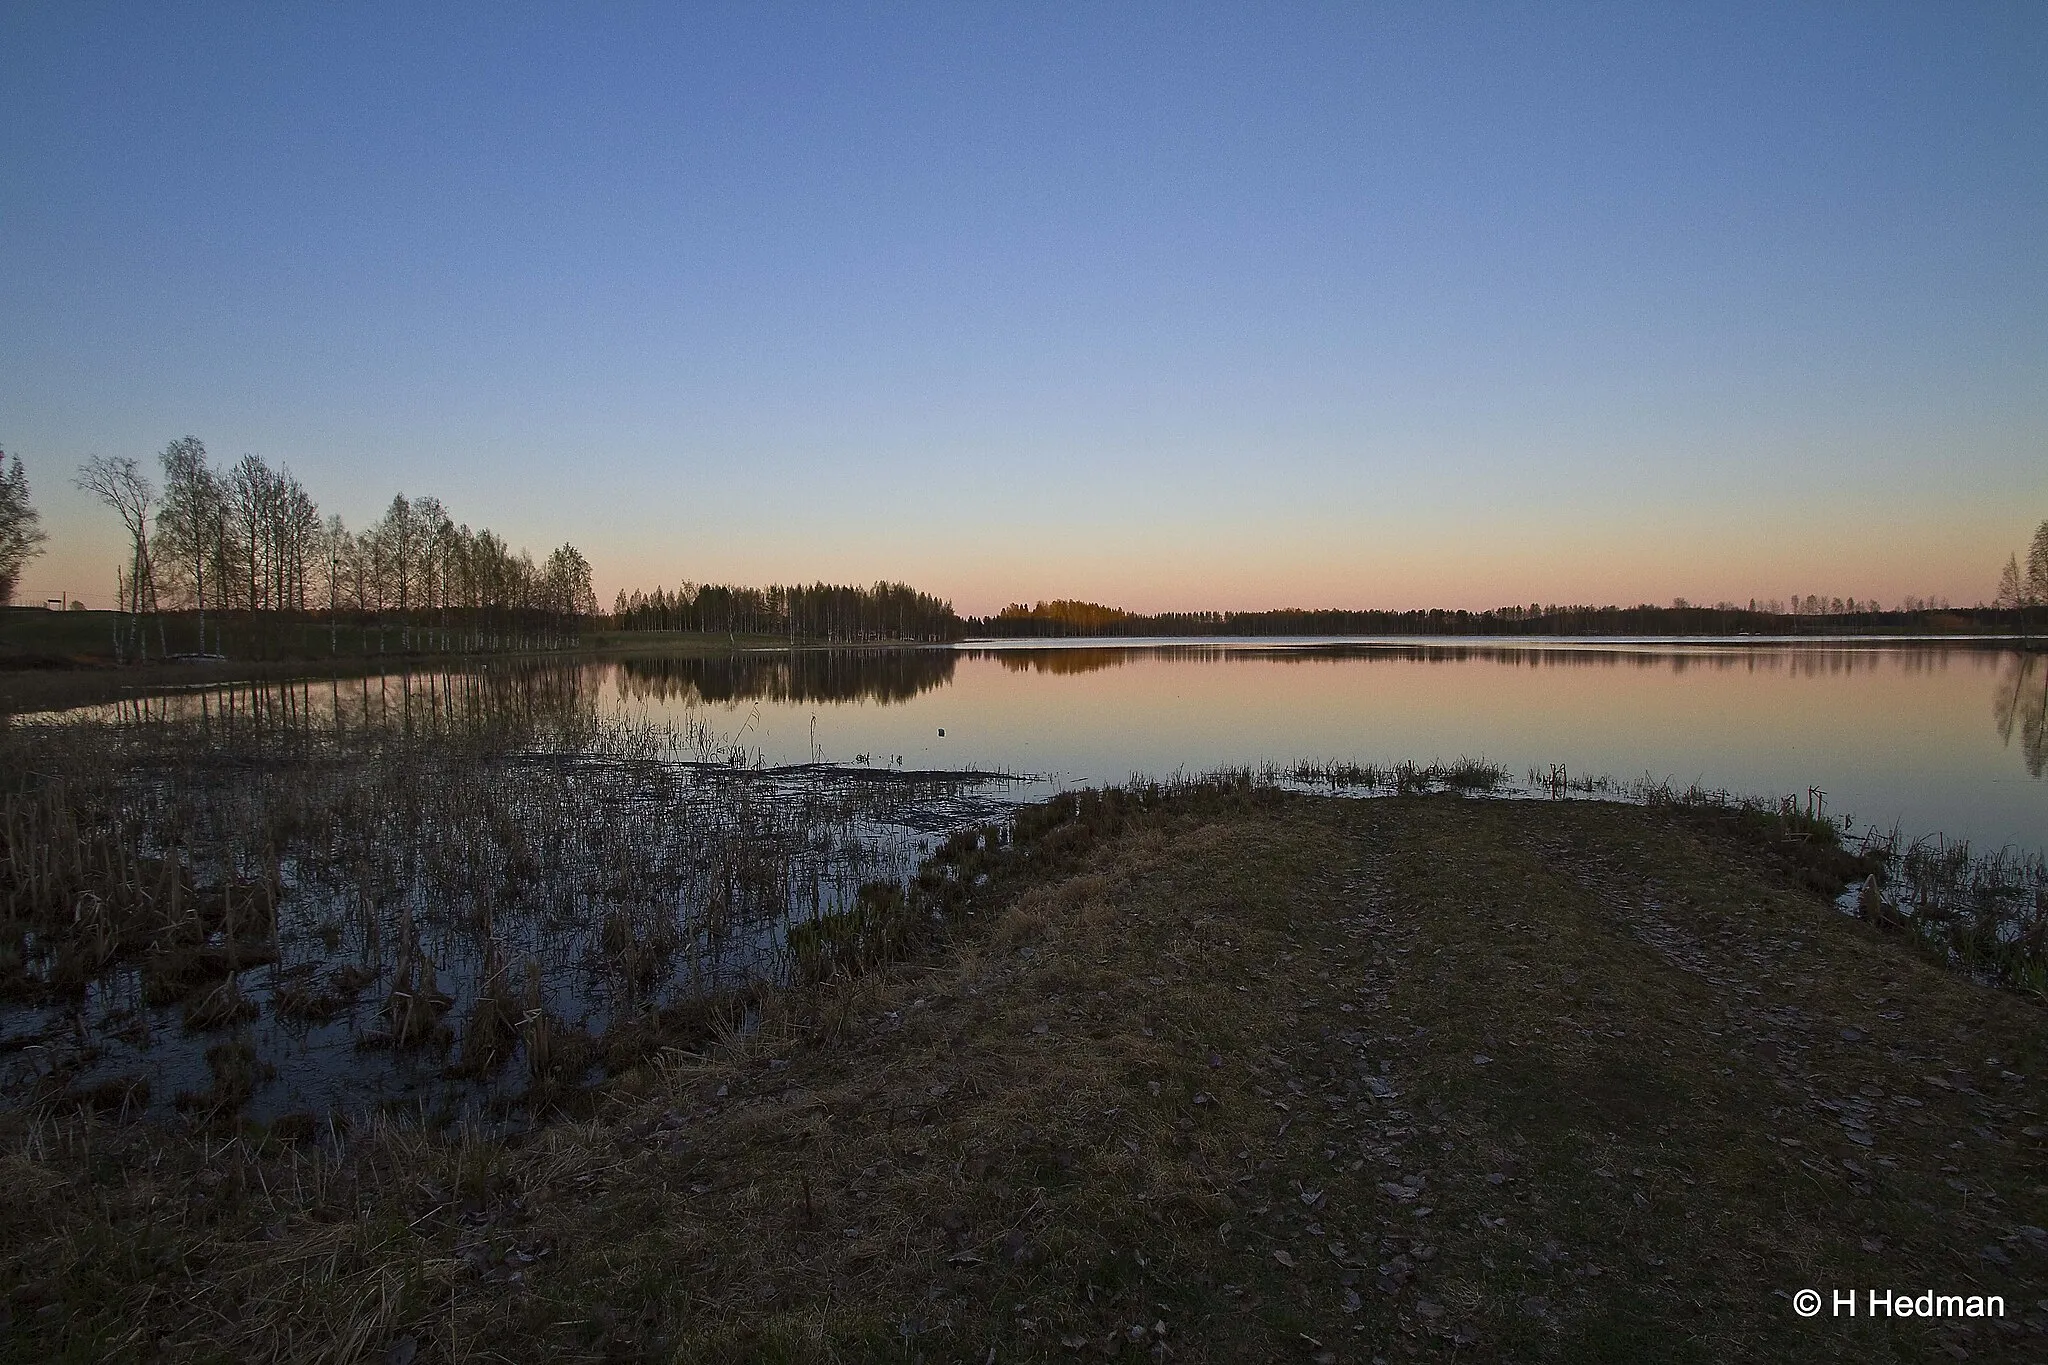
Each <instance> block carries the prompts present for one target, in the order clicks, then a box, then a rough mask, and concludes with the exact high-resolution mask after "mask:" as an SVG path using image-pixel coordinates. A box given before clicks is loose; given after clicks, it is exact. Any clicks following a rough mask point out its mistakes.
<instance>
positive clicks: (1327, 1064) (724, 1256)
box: [0, 788, 2048, 1361]
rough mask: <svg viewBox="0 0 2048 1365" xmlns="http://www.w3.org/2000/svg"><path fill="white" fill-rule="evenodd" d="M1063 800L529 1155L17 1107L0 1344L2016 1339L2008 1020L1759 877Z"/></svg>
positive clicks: (1607, 844) (1171, 1351)
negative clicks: (1809, 1292)
mask: <svg viewBox="0 0 2048 1365" xmlns="http://www.w3.org/2000/svg"><path fill="white" fill-rule="evenodd" d="M1063 814H1064V815H1065V816H1067V817H1068V818H1063V819H1055V818H1052V817H1051V816H1041V817H1031V816H1029V815H1027V817H1026V818H1024V819H1022V820H1020V827H1021V829H1022V836H1023V837H1022V838H1021V839H1020V841H1019V843H1018V845H1017V846H1016V847H1015V848H1014V849H1013V850H1012V851H1011V852H1009V853H1008V854H1005V855H1003V856H1001V857H1000V858H998V857H996V856H995V855H989V854H986V853H976V854H967V855H963V856H964V862H958V861H957V860H956V865H958V866H961V868H962V870H963V873H964V872H965V871H967V870H971V869H975V868H980V869H982V870H988V871H990V872H991V875H992V877H993V880H992V881H991V882H990V883H989V884H988V885H987V886H986V887H985V888H984V889H982V890H981V891H980V892H979V893H977V894H975V895H973V896H971V897H969V898H968V899H967V900H966V901H965V904H964V908H963V909H962V910H961V912H960V914H959V916H958V918H957V919H956V920H955V925H956V928H955V930H954V931H953V933H952V937H951V941H950V942H949V943H948V944H946V945H945V946H944V947H942V948H940V949H939V950H937V951H934V952H932V953H929V954H927V955H926V956H924V957H923V958H921V959H918V960H913V961H909V962H902V963H898V964H897V965H894V966H888V967H883V968H880V969H877V970H874V971H871V972H868V973H866V974H863V975H860V976H857V977H852V978H848V977H843V976H842V977H835V978H832V979H828V980H826V981H824V982H823V983H822V984H820V985H817V986H815V987H812V988H808V989H806V990H802V991H791V992H787V993H784V994H782V995H779V996H775V997H772V998H770V999H768V1000H766V1001H765V1002H763V1003H762V1004H761V1006H760V1012H759V1015H758V1017H757V1019H756V1021H755V1024H754V1026H753V1027H752V1028H751V1029H746V1030H742V1029H740V1028H737V1027H734V1025H733V1021H732V1020H731V1019H730V1018H728V1019H726V1020H725V1021H724V1023H723V1031H722V1032H721V1033H720V1034H719V1036H718V1037H717V1038H716V1039H715V1040H713V1041H710V1042H707V1043H704V1044H702V1045H701V1046H699V1047H698V1048H697V1049H695V1050H692V1051H689V1052H684V1051H679V1050H675V1049H670V1050H668V1051H664V1052H662V1053H660V1054H658V1055H657V1056H656V1058H655V1059H654V1060H653V1061H651V1062H649V1063H647V1064H644V1065H642V1066H640V1067H639V1068H637V1069H635V1070H633V1071H631V1072H629V1073H627V1074H626V1075H625V1076H623V1077H621V1078H619V1079H618V1080H617V1081H616V1082H614V1083H613V1085H612V1087H611V1088H610V1089H609V1091H608V1092H607V1093H606V1095H605V1098H604V1102H603V1104H602V1106H601V1107H600V1109H599V1111H598V1113H597V1114H596V1116H595V1117H594V1118H592V1119H590V1120H589V1121H586V1122H578V1123H568V1122H563V1123H558V1124H556V1125H554V1126H552V1127H549V1128H547V1129H544V1130H542V1131H540V1132H538V1133H537V1134H535V1135H534V1136H532V1137H531V1138H530V1139H528V1140H526V1141H523V1142H516V1143H507V1142H487V1141H482V1140H478V1139H475V1138H472V1137H464V1136H461V1135H450V1134H445V1133H444V1134H438V1135H437V1134H430V1133H425V1132H422V1131H420V1130H418V1129H416V1128H412V1127H408V1126H405V1125H400V1124H393V1123H389V1122H383V1121H379V1122H374V1123H371V1124H369V1125H367V1126H365V1127H363V1128H361V1129H359V1130H358V1131H355V1132H352V1133H346V1134H337V1133H326V1134H304V1133H296V1134H289V1135H285V1136H290V1137H292V1138H294V1139H296V1140H295V1141H294V1142H286V1141H283V1140H281V1138H280V1135H278V1134H274V1133H273V1134H270V1135H267V1136H266V1135H262V1134H260V1133H257V1132H255V1131H253V1130H250V1131H247V1132H245V1133H243V1134H242V1135H239V1136H236V1137H233V1138H231V1139H223V1138H221V1137H218V1136H213V1137H208V1136H206V1135H205V1134H204V1133H203V1132H200V1131H198V1130H196V1129H195V1130H192V1131H190V1132H184V1131H180V1130H175V1129H170V1128H165V1127H160V1126H150V1125H144V1124H135V1123H126V1124H122V1123H115V1122H112V1121H109V1120H107V1119H104V1118H94V1117H86V1116H71V1117H64V1118H61V1119H60V1118H56V1117H49V1116H43V1117H35V1118H21V1117H16V1118H12V1119H9V1120H7V1121H6V1122H7V1123H8V1125H9V1126H8V1128H7V1130H6V1133H5V1137H4V1145H0V1182H4V1186H5V1190H6V1193H5V1195H4V1196H0V1232H4V1234H5V1235H4V1236H0V1246H4V1247H5V1251H4V1252H0V1286H4V1288H5V1291H6V1294H7V1304H8V1312H9V1314H10V1316H11V1322H10V1324H9V1330H8V1331H7V1333H6V1335H5V1337H4V1344H0V1353H4V1354H5V1355H6V1356H7V1357H8V1358H12V1359H24V1360H25V1359H38V1360H42V1359H66V1358H68V1359H80V1360H83V1359H104V1358H131V1359H143V1358H163V1359H298V1358H309V1359H333V1360H359V1359H370V1360H375V1359H379V1358H382V1357H383V1355H384V1353H385V1352H386V1351H387V1350H389V1349H390V1348H391V1347H392V1345H393V1343H395V1342H398V1341H400V1340H401V1339H402V1338H409V1339H410V1340H411V1342H412V1343H413V1344H414V1345H415V1346H417V1348H418V1354H419V1358H420V1359H423V1360H457V1359H476V1360H484V1359H506V1360H526V1359H537V1358H542V1357H547V1358H562V1359H679V1360H819V1361H824V1360H873V1359H904V1360H913V1359H923V1360H932V1361H942V1360H943V1361H951V1360H972V1361H985V1360H988V1359H991V1358H993V1359H997V1360H1014V1359H1020V1358H1044V1359H1067V1358H1083V1357H1086V1358H1096V1357H1101V1356H1104V1355H1109V1356H1122V1357H1128V1358H1136V1357H1138V1356H1151V1357H1153V1358H1156V1359H1173V1360H1181V1361H1186V1360H1212V1361H1236V1360H1254V1359H1278V1360H1286V1359H1299V1360H1311V1359H1331V1360H1355V1361H1369V1360H1372V1359H1374V1358H1375V1357H1382V1358H1386V1359H1389V1360H1394V1359H1405V1358H1411V1357H1423V1356H1427V1357H1431V1358H1445V1359H1450V1358H1465V1359H1487V1360H1494V1359H1520V1360H1541V1359H1549V1360H1570V1361H1579V1360H1647V1359H1660V1360H1672V1359H1681V1360H1682V1359H1697V1360H1725V1359H1763V1360H1807V1359H1819V1358H1842V1357H1850V1356H1854V1357H1860V1358H1863V1359H1867V1360H1871V1361H1887V1360H1908V1359H1923V1358H1941V1359H1947V1358H1950V1356H1951V1354H1952V1353H1953V1351H1966V1352H1968V1353H1969V1355H1970V1357H1971V1358H1976V1359H1982V1358H2010V1359H2038V1358H2039V1357H2040V1354H2041V1352H2042V1349H2043V1347H2044V1345H2048V1340H2044V1337H2043V1335H2042V1329H2043V1328H2044V1327H2048V1308H2044V1307H2041V1306H2037V1304H2036V1302H2035V1300H2036V1299H2038V1298H2039V1297H2040V1295H2041V1292H2042V1291H2041V1288H2040V1286H2041V1285H2042V1283H2043V1282H2044V1270H2048V1246H2044V1245H2042V1242H2043V1241H2048V1235H2041V1234H2038V1233H2037V1232H2029V1231H2027V1229H2029V1228H2035V1229H2038V1227H2039V1226H2040V1225H2041V1224H2043V1223H2048V1187H2044V1186H2043V1185H2042V1183H2041V1181H2042V1175H2041V1157H2042V1155H2043V1150H2044V1143H2043V1141H2042V1136H2043V1134H2042V1128H2041V1127H2040V1125H2041V1124H2042V1122H2043V1118H2042V1115H2041V1109H2042V1099H2043V1090H2044V1087H2043V1084H2042V1081H2041V1079H2040V1076H2041V1068H2042V1065H2043V1063H2044V1061H2048V1057H2044V1056H2043V1048H2042V1042H2043V1029H2042V1016H2041V1013H2040V1010H2039V1008H2038V1006H2036V1005H2034V1004H2031V1003H2028V1002H2027V1001H2024V1000H2022V999H2020V998H2017V997H2015V996H2012V995H2004V994H1999V993H1995V992H1992V991H1990V990H1987V989H1984V988H1982V987H1979V986H1976V985H1973V984H1971V983H1969V982H1968V981H1965V980H1962V979H1960V978H1958V977H1956V976H1954V975H1952V974H1949V973H1945V972H1943V971H1941V970H1940V969H1938V968H1937V967H1935V966H1934V965H1932V964H1930V963H1928V962H1926V961H1924V960H1922V959H1920V958H1918V957H1916V956H1913V955H1911V954H1909V953H1907V952H1905V951H1903V950H1902V949H1901V947H1900V945H1899V944H1898V942H1897V941H1896V940H1895V939H1891V938H1888V937H1886V936H1884V935H1883V934H1882V933H1880V932H1879V931H1877V930H1875V929H1872V928H1870V927H1868V926H1865V925H1862V924H1859V923H1857V922H1855V921H1853V920H1850V919H1848V918H1846V917H1844V916H1841V915H1840V914H1838V913H1836V912H1835V911H1834V910H1833V909H1832V908H1830V906H1829V905H1828V903H1827V902H1826V901H1825V899H1823V898H1822V897H1821V896H1818V895H1816V894H1814V892H1813V891H1812V890H1810V889H1806V888H1803V887H1799V886H1796V885H1794V884H1793V883H1792V881H1791V880H1790V879H1788V876H1787V870H1786V864H1785V859H1786V858H1787V857H1788V856H1790V855H1789V854H1788V853H1787V852H1786V850H1783V849H1779V848H1767V847H1758V846H1756V845H1755V844H1753V843H1749V842H1742V841H1740V840H1739V839H1738V838H1736V837H1735V833H1733V832H1731V830H1730V829H1728V828H1726V827H1722V826H1716V825H1715V824H1714V823H1712V822H1711V821H1709V820H1706V819H1703V818H1701V817H1700V816H1699V815H1698V814H1697V813H1693V812H1687V811H1683V810H1643V809H1640V808H1629V807H1622V806H1609V805H1596V804H1591V803H1577V802H1574V803H1561V804H1558V805H1536V804H1531V803H1498V802H1473V801H1463V800H1459V799H1456V798H1452V797H1427V798H1401V799H1392V800H1384V801H1372V802H1352V801H1340V800H1330V799H1316V798H1308V797H1288V796H1281V795H1278V794H1276V793H1273V792H1271V791H1260V790H1254V789H1249V788H1240V789H1235V790H1230V789H1215V788H1210V789H1204V790H1197V791H1192V792H1185V793H1180V794H1173V795H1157V794H1154V795H1151V796H1148V797H1145V798H1143V799H1131V800H1127V801H1124V802H1121V803H1118V804H1115V805H1095V806H1093V807H1092V808H1088V809H1082V810H1079V811H1076V809H1075V808H1074V807H1073V806H1072V805H1069V806H1067V807H1066V808H1065V810H1064V812H1063ZM1480 1058H1485V1059H1486V1060H1485V1061H1481V1060H1479V1059H1480ZM1423 1210H1427V1212H1426V1213H1425V1212H1423ZM1808 1285H1812V1286H1815V1287H1817V1288H1821V1289H1823V1290H1826V1289H1828V1288H1831V1287H1844V1288H1846V1287H1859V1288H1870V1287H1887V1286H1889V1287H1896V1288H1913V1289H1918V1288H1938V1289H1944V1290H1951V1291H1955V1292H1973V1287H1976V1289H1977V1291H1978V1292H2000V1293H2003V1294H2004V1295H2005V1296H2006V1302H2007V1305H2008V1310H2007V1318H2006V1320H2005V1322H2004V1323H2003V1324H1999V1325H1978V1326H1976V1327H1975V1328H1974V1330H1970V1331H1958V1330H1956V1329H1955V1328H1954V1327H1952V1326H1951V1327H1941V1326H1935V1325H1923V1324H1919V1323H1911V1322H1894V1323H1878V1324H1872V1323H1869V1322H1859V1323H1857V1324H1854V1325H1851V1324H1836V1323H1831V1322H1828V1321H1826V1320H1825V1319H1823V1320H1821V1321H1819V1322H1815V1323H1808V1322H1804V1321H1802V1320H1800V1319H1798V1318H1796V1317H1794V1316H1793V1314H1792V1313H1791V1311H1790V1309H1789V1307H1788V1306H1787V1304H1786V1302H1785V1300H1783V1299H1782V1298H1778V1297H1775V1296H1774V1291H1779V1290H1783V1291H1788V1292H1789V1291H1791V1290H1794V1289H1798V1288H1802V1287H1805V1286H1808ZM2029 1315H2032V1316H2031V1320H2027V1319H2028V1317H2029ZM1951 1348H1953V1351H1952V1349H1951ZM401 1353H402V1348H401Z"/></svg>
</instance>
